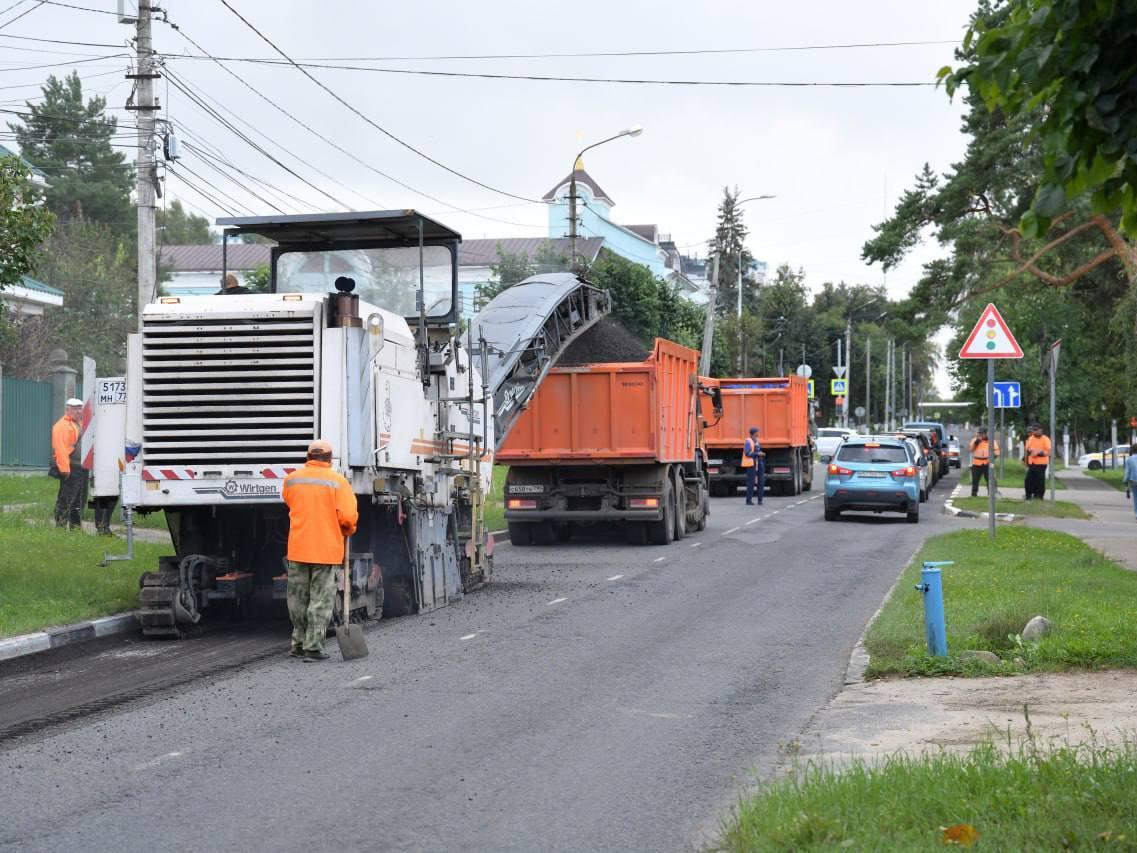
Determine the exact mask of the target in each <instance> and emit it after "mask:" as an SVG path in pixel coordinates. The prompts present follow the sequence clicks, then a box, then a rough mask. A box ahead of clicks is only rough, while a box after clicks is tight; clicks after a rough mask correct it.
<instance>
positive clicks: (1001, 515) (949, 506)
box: [943, 486, 1018, 521]
mask: <svg viewBox="0 0 1137 853" xmlns="http://www.w3.org/2000/svg"><path fill="white" fill-rule="evenodd" d="M961 488H962V486H956V487H955V488H954V489H952V490H951V494H950V495H948V499H947V500H946V501H944V508H943V512H944V514H945V515H953V516H956V517H957V518H990V517H991V514H990V513H988V512H973V511H972V510H969V509H960V508H959V507H957V506H956V505H955V499H956V498H958V497H962V495H961V494H960V489H961ZM995 518H996V519H997V520H998V521H1014V520H1015V519H1016V518H1018V516H1016V515H1015V514H1014V513H1013V512H997V513H995Z"/></svg>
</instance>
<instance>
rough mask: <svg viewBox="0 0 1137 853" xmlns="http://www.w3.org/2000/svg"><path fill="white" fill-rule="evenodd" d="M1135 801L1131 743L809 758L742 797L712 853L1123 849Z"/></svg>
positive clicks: (1133, 833)
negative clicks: (875, 758) (838, 763)
mask: <svg viewBox="0 0 1137 853" xmlns="http://www.w3.org/2000/svg"><path fill="white" fill-rule="evenodd" d="M1135 801H1137V748H1135V747H1134V745H1133V744H1132V743H1123V744H1121V745H1120V746H1118V747H1115V748H1111V747H1104V746H1099V745H1096V744H1086V745H1079V746H1059V747H1053V748H1051V747H1038V746H1036V745H1035V744H1034V743H1033V742H1031V741H1027V742H1025V743H1023V744H1021V745H1019V746H1018V747H1016V748H1015V749H1014V750H1012V751H1011V752H1010V753H1007V752H1004V751H1002V750H1000V749H999V748H997V747H996V746H994V745H992V744H984V745H981V746H979V747H976V748H975V749H974V750H972V751H971V752H970V753H968V754H966V755H953V754H950V753H940V754H936V755H928V756H920V757H912V756H906V755H903V754H898V755H894V756H890V757H888V758H886V759H884V760H883V761H881V762H880V763H878V764H875V765H870V764H866V763H864V762H857V763H854V764H853V765H852V766H849V767H846V768H842V769H840V770H838V769H836V768H834V767H830V766H826V765H822V764H815V763H811V764H807V765H805V766H804V767H802V768H799V769H798V770H797V771H796V772H794V773H793V774H792V775H791V776H790V777H789V778H788V779H784V780H781V781H778V782H775V783H773V784H771V785H769V786H767V787H766V788H765V789H764V790H763V791H761V792H760V793H759V794H758V795H757V796H756V797H754V798H753V799H752V800H750V801H748V802H745V803H742V804H741V805H740V806H739V807H738V808H737V809H736V812H735V814H734V816H733V817H732V819H731V820H730V821H729V822H728V824H727V825H726V827H725V831H724V833H723V836H722V837H721V839H720V841H719V849H720V850H727V851H760V850H799V851H800V850H841V849H852V850H942V849H944V846H945V845H953V846H960V845H961V844H964V845H966V846H971V845H972V844H976V845H977V846H978V848H980V849H987V850H1067V849H1077V850H1086V849H1097V848H1099V847H1105V848H1115V847H1117V848H1122V849H1130V850H1131V849H1133V845H1134V841H1135V839H1137V810H1135V809H1134V808H1133V803H1134V802H1135ZM972 833H973V834H972ZM969 835H970V837H968V836H969Z"/></svg>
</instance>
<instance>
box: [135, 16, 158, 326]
mask: <svg viewBox="0 0 1137 853" xmlns="http://www.w3.org/2000/svg"><path fill="white" fill-rule="evenodd" d="M150 11H151V7H150V3H149V0H143V2H141V3H139V4H138V18H137V20H136V21H135V50H136V56H137V61H136V68H135V73H133V74H127V75H126V76H127V79H129V80H133V81H134V92H133V94H132V95H131V98H130V99H128V100H127V104H126V108H127V109H128V110H131V111H133V112H136V113H137V114H138V154H137V155H136V157H135V161H134V163H135V185H134V192H135V196H136V204H137V206H138V330H139V331H142V309H143V308H145V307H146V304H147V303H148V302H149V301H150V300H151V299H153V298H154V292H155V287H156V284H157V279H158V258H157V254H156V248H155V231H156V226H157V221H156V218H157V206H156V204H155V197H156V194H157V193H156V191H157V187H158V165H157V162H156V161H155V159H154V128H155V126H156V124H157V122H156V120H155V117H154V114H155V113H156V112H157V111H158V110H160V109H161V106H159V104H158V103H157V101H156V100H155V98H154V81H155V80H156V79H157V78H158V77H160V76H161V75H160V74H159V73H158V71H157V65H156V63H155V61H154V43H153V40H152V38H151V33H150Z"/></svg>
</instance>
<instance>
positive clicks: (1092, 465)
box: [1078, 444, 1129, 471]
mask: <svg viewBox="0 0 1137 853" xmlns="http://www.w3.org/2000/svg"><path fill="white" fill-rule="evenodd" d="M1114 451H1116V452H1117V467H1118V468H1122V467H1124V466H1125V460H1126V459H1128V458H1129V445H1128V444H1119V445H1117V446H1116V447H1107V448H1106V449H1105V450H1104V451H1101V450H1099V451H1098V452H1097V453H1083V454H1082V455H1081V456H1079V457H1078V467H1079V468H1089V469H1090V470H1091V471H1098V470H1100V469H1102V468H1112V467H1114Z"/></svg>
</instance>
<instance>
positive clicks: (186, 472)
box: [142, 468, 197, 481]
mask: <svg viewBox="0 0 1137 853" xmlns="http://www.w3.org/2000/svg"><path fill="white" fill-rule="evenodd" d="M142 479H143V480H151V481H153V480H196V479H197V472H196V471H194V470H193V469H192V468H143V469H142Z"/></svg>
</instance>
